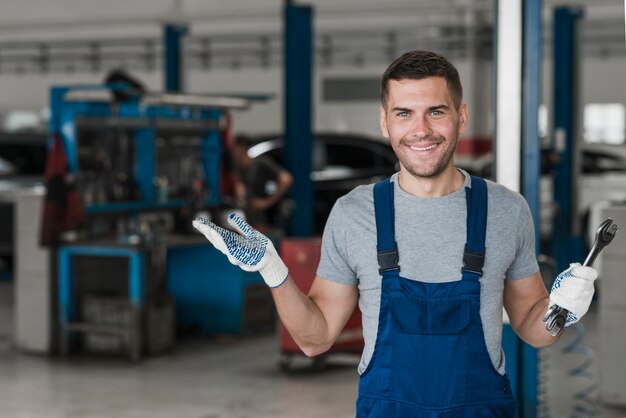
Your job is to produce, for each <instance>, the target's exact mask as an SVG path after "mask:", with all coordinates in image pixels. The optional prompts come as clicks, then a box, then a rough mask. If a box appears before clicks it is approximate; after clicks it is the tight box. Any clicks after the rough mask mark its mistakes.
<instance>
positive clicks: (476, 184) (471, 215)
mask: <svg viewBox="0 0 626 418" xmlns="http://www.w3.org/2000/svg"><path fill="white" fill-rule="evenodd" d="M471 181H472V187H471V188H470V187H466V188H465V198H466V201H467V241H466V243H465V251H464V253H463V268H462V269H461V272H462V274H463V280H478V278H479V277H480V276H482V275H483V265H484V264H485V234H486V231H487V209H488V208H487V182H486V181H485V180H484V179H482V178H480V177H476V176H471Z"/></svg>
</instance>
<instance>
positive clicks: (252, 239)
mask: <svg viewBox="0 0 626 418" xmlns="http://www.w3.org/2000/svg"><path fill="white" fill-rule="evenodd" d="M228 223H229V224H230V225H231V226H232V227H233V228H235V230H236V231H238V232H239V233H235V232H232V231H227V230H226V229H224V228H220V227H219V226H217V225H215V224H214V223H212V222H209V221H207V220H206V219H203V218H196V219H194V221H193V226H194V228H196V229H197V230H198V231H200V232H202V233H203V234H204V236H205V237H206V238H207V239H208V240H209V241H210V242H211V244H213V246H214V247H215V248H217V249H218V250H220V251H221V252H222V253H223V254H225V255H226V257H228V261H230V262H231V263H232V264H234V265H236V266H239V267H241V268H242V269H243V270H245V271H258V272H259V273H261V276H263V279H264V280H265V283H267V285H268V286H269V287H278V286H280V285H281V284H283V282H284V281H285V280H286V279H287V275H288V270H287V266H286V265H285V263H283V260H281V259H280V257H279V256H278V253H277V252H276V249H275V248H274V245H273V244H272V242H271V241H270V240H269V239H268V238H267V237H266V236H265V235H263V234H261V233H260V232H259V231H257V230H256V229H254V228H252V227H251V226H250V225H248V223H247V222H246V221H244V220H243V219H242V218H240V217H239V216H237V215H235V214H233V213H231V214H230V215H229V216H228Z"/></svg>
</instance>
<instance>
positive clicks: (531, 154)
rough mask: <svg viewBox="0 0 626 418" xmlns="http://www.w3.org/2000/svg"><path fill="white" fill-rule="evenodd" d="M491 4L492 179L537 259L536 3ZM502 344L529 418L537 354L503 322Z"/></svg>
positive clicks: (522, 413) (533, 411)
mask: <svg viewBox="0 0 626 418" xmlns="http://www.w3.org/2000/svg"><path fill="white" fill-rule="evenodd" d="M495 6H496V21H495V22H496V38H495V59H494V61H495V63H496V66H495V74H496V80H495V82H496V89H495V93H496V94H495V105H496V106H495V107H496V118H495V122H496V126H495V144H494V145H495V150H494V151H495V153H494V154H495V157H496V158H495V164H494V165H495V167H496V171H495V174H496V180H497V181H498V183H501V184H503V185H505V186H506V187H508V188H510V189H511V190H515V191H519V192H520V193H522V194H523V196H524V198H525V199H526V201H527V202H528V206H529V208H530V210H531V214H532V217H533V220H534V230H535V236H536V238H537V239H536V248H535V249H536V252H537V255H538V254H539V220H540V216H539V179H540V174H541V172H540V167H541V146H540V139H539V126H538V113H539V104H540V98H541V49H542V48H541V46H542V36H541V33H542V31H541V29H542V19H541V9H542V1H541V0H499V1H497V2H495ZM520 155H521V157H520ZM502 345H503V350H504V352H505V356H506V373H507V374H508V376H509V378H510V380H511V389H512V390H513V394H514V396H515V398H516V400H517V407H518V416H519V417H523V418H535V417H537V409H538V407H539V401H538V396H537V395H538V392H537V386H538V384H539V382H538V373H537V372H538V352H537V350H536V349H535V348H533V347H531V346H529V345H527V344H525V343H524V342H523V341H522V340H521V339H520V338H519V337H518V336H517V334H516V333H515V332H514V331H513V328H512V327H511V325H510V324H508V323H507V324H505V325H504V327H503V334H502Z"/></svg>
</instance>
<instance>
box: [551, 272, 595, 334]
mask: <svg viewBox="0 0 626 418" xmlns="http://www.w3.org/2000/svg"><path fill="white" fill-rule="evenodd" d="M597 278H598V272H597V271H596V269H594V268H593V267H584V266H581V265H580V263H573V264H570V266H569V268H568V269H567V270H565V271H563V272H562V273H561V274H559V275H558V276H557V278H556V279H555V280H554V283H553V284H552V290H551V291H550V305H549V306H552V305H558V306H560V307H561V308H565V309H567V310H568V311H569V313H568V314H567V320H566V321H565V327H568V326H570V325H572V324H574V323H576V322H578V321H579V320H580V318H582V317H583V315H585V314H586V313H587V311H588V310H589V305H590V304H591V299H592V298H593V292H594V289H593V282H594V281H595V280H596V279H597Z"/></svg>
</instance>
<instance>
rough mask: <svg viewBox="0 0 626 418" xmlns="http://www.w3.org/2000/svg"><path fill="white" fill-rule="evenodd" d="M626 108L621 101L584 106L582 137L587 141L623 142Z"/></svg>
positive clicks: (602, 142)
mask: <svg viewBox="0 0 626 418" xmlns="http://www.w3.org/2000/svg"><path fill="white" fill-rule="evenodd" d="M625 114H626V110H625V108H624V105H623V104H622V103H590V104H587V105H586V106H585V126H584V139H585V142H587V143H600V144H623V143H624V126H625V123H624V120H625V117H626V116H625Z"/></svg>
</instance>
